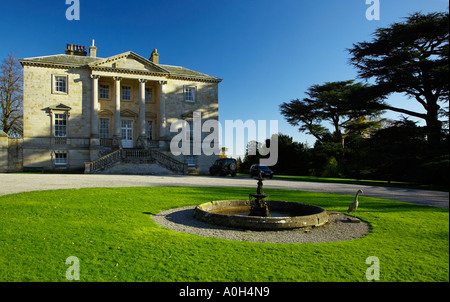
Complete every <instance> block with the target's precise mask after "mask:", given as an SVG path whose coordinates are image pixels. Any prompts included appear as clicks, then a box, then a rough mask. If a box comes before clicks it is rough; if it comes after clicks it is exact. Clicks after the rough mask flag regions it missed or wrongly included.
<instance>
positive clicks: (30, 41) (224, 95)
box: [0, 0, 448, 145]
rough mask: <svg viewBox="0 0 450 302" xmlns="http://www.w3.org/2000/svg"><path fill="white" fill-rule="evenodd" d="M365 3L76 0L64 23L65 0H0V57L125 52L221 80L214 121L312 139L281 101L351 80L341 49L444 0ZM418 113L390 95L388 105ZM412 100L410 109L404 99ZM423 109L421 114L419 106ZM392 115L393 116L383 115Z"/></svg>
mask: <svg viewBox="0 0 450 302" xmlns="http://www.w3.org/2000/svg"><path fill="white" fill-rule="evenodd" d="M365 2H366V0H340V1H337V0H321V1H300V0H289V1H288V0H277V1H273V0H272V1H267V0H257V1H256V0H255V1H248V0H226V1H224V0H197V1H194V0H190V1H189V0H177V1H176V0H164V1H161V0H158V1H153V0H128V1H125V0H122V1H117V0H108V1H105V0H80V20H79V21H68V20H67V19H66V17H65V13H66V10H67V8H69V5H66V4H65V0H20V1H6V0H1V4H0V28H1V37H2V41H1V43H0V58H5V57H6V56H7V55H8V53H10V52H11V51H14V52H15V53H16V56H17V57H18V58H26V57H33V56H42V55H51V54H58V53H63V52H64V49H65V47H66V44H67V43H72V44H79V45H86V46H89V45H90V43H91V40H92V39H95V44H96V46H97V47H98V53H97V55H98V56H99V57H108V56H112V55H115V54H118V53H122V52H126V51H129V50H131V51H133V52H135V53H137V54H139V55H142V56H143V57H149V56H150V53H151V51H152V50H153V49H154V48H157V49H158V52H159V53H160V63H161V64H170V65H180V66H184V67H187V68H190V69H193V70H196V71H200V72H203V73H207V74H210V75H213V76H216V77H219V78H222V79H223V81H222V83H221V84H220V86H219V115H220V121H221V123H222V124H224V121H225V120H237V119H241V120H243V121H245V120H248V119H253V120H278V130H279V132H282V133H284V134H288V135H290V136H292V137H294V139H295V140H296V141H300V142H308V143H309V144H310V145H312V143H313V142H314V139H313V138H312V137H310V136H307V135H304V134H301V133H299V132H298V130H297V129H296V128H295V127H293V126H290V125H289V124H287V123H286V122H285V120H284V118H283V117H282V116H281V115H280V113H279V105H280V104H281V103H282V102H286V101H290V100H292V99H295V98H303V97H305V94H304V92H305V91H306V90H307V88H308V87H310V86H311V85H314V84H322V83H324V82H328V81H342V80H348V79H354V78H355V77H356V70H355V69H354V68H353V67H352V66H350V65H349V64H348V59H349V55H348V52H347V51H346V49H347V48H351V47H352V44H353V43H357V42H362V41H367V40H371V39H372V36H371V34H372V33H373V32H374V31H375V29H376V28H378V27H386V26H388V25H389V24H392V23H394V22H398V21H401V20H402V18H403V17H406V16H408V15H409V14H412V13H414V12H418V11H422V12H423V13H428V12H434V11H446V10H447V9H448V1H445V0H380V20H373V21H368V20H367V19H366V10H367V9H368V8H369V7H370V5H367V4H366V3H365ZM401 102H403V103H404V106H405V107H406V106H408V108H410V109H413V110H421V109H420V107H418V106H417V105H416V102H414V101H407V100H406V98H405V97H403V96H401V95H398V96H394V97H392V98H391V103H393V104H395V105H397V106H399V104H400V103H401ZM408 104H411V105H408ZM421 111H423V110H421ZM387 116H388V117H390V118H398V117H399V114H396V113H391V114H389V115H387Z"/></svg>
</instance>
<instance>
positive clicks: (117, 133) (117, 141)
mask: <svg viewBox="0 0 450 302" xmlns="http://www.w3.org/2000/svg"><path fill="white" fill-rule="evenodd" d="M113 79H114V88H115V94H114V135H113V146H114V147H119V148H120V147H121V146H122V134H121V125H120V99H121V95H120V81H121V80H122V78H121V77H113Z"/></svg>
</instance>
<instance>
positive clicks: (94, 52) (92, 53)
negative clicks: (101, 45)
mask: <svg viewBox="0 0 450 302" xmlns="http://www.w3.org/2000/svg"><path fill="white" fill-rule="evenodd" d="M89 56H90V57H92V58H96V57H97V47H95V46H94V39H92V45H91V46H90V47H89Z"/></svg>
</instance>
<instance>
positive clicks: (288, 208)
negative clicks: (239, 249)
mask: <svg viewBox="0 0 450 302" xmlns="http://www.w3.org/2000/svg"><path fill="white" fill-rule="evenodd" d="M266 204H267V206H268V207H269V212H270V215H271V217H263V216H248V213H249V212H250V201H249V200H219V201H212V202H207V203H203V204H200V205H198V206H197V207H196V208H195V210H194V217H195V218H196V219H198V220H200V221H203V222H206V223H211V224H215V225H220V226H226V227H232V228H240V229H249V230H259V231H268V230H284V229H295V228H303V227H311V226H322V225H324V224H325V223H327V222H328V214H327V211H326V210H325V209H323V208H321V207H318V206H313V205H309V204H303V203H297V202H288V201H277V200H268V201H266Z"/></svg>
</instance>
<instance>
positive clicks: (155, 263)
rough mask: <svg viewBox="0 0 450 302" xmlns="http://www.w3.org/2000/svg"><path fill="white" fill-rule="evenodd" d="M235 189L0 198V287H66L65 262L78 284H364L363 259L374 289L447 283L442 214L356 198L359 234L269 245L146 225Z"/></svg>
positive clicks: (330, 199) (312, 197)
mask: <svg viewBox="0 0 450 302" xmlns="http://www.w3.org/2000/svg"><path fill="white" fill-rule="evenodd" d="M265 192H266V193H268V194H271V196H272V198H274V199H275V198H276V199H279V200H287V201H299V202H307V203H311V204H316V205H319V206H323V207H325V208H326V209H328V210H333V211H341V212H344V211H345V210H346V209H347V207H348V205H349V203H350V202H351V201H352V199H353V197H351V196H344V195H337V194H320V193H310V192H298V191H289V190H269V189H266V190H265ZM247 194H248V189H244V188H176V187H171V188H166V187H148V188H146V187H143V188H103V189H71V190H55V191H40V192H29V193H21V194H14V195H7V196H2V197H0V282H2V281H3V282H4V281H67V280H66V277H65V274H66V270H67V268H69V265H67V264H65V261H66V259H67V257H69V256H76V257H78V258H79V260H80V281H86V282H88V281H107V282H109V281H161V282H165V281H251V282H257V281H286V282H290V281H296V282H297V281H367V280H366V278H365V272H366V270H367V269H368V268H369V265H367V264H366V263H365V261H366V259H367V257H369V256H376V257H378V258H379V260H380V281H387V282H390V281H392V282H395V281H425V282H427V281H445V282H448V281H449V215H448V210H447V209H439V208H432V207H425V206H420V205H414V204H408V203H401V202H396V201H391V200H385V199H375V198H369V197H364V196H360V209H359V210H358V216H359V217H360V218H361V219H364V220H366V221H368V222H370V223H371V225H372V228H373V229H372V232H371V233H370V234H368V235H367V236H365V237H363V238H360V239H355V240H350V241H342V242H330V243H306V244H271V243H252V242H246V241H245V242H244V241H228V240H223V239H217V238H204V237H200V236H196V235H188V234H183V233H177V232H174V231H172V230H168V229H165V228H162V227H160V226H158V225H157V224H156V223H154V222H153V220H152V219H151V215H155V214H157V213H158V212H161V211H163V210H166V209H170V208H177V207H182V206H186V205H196V204H199V203H202V202H208V201H211V200H218V199H240V198H245V196H247Z"/></svg>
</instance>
